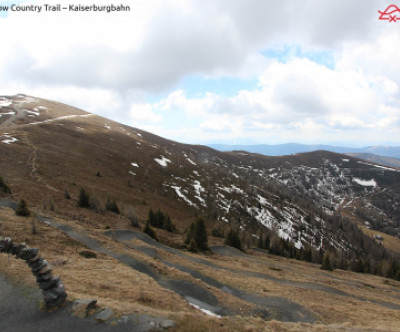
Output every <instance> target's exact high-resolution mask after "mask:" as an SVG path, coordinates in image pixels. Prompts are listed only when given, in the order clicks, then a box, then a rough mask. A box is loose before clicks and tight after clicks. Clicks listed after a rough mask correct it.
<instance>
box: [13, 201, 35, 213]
mask: <svg viewBox="0 0 400 332" xmlns="http://www.w3.org/2000/svg"><path fill="white" fill-rule="evenodd" d="M15 214H16V215H17V216H22V217H29V216H30V215H31V211H29V209H28V204H27V203H26V201H25V200H24V199H21V200H20V201H19V202H18V206H17V208H16V209H15Z"/></svg>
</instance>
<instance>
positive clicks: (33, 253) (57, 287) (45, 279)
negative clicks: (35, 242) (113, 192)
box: [0, 237, 67, 308]
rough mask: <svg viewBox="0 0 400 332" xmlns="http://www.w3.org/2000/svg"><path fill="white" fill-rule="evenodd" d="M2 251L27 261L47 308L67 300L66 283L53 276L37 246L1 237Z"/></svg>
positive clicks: (0, 245) (0, 246)
mask: <svg viewBox="0 0 400 332" xmlns="http://www.w3.org/2000/svg"><path fill="white" fill-rule="evenodd" d="M0 252H4V253H9V254H13V255H15V257H16V258H20V259H23V260H24V261H25V262H26V264H27V265H28V267H29V268H30V269H31V271H32V273H33V275H34V276H35V277H36V283H37V284H38V286H39V288H40V289H41V290H42V295H43V299H44V303H45V306H46V308H53V307H56V306H58V305H60V304H62V303H63V302H64V301H65V299H66V298H67V293H66V292H65V287H64V284H63V283H62V282H61V280H60V278H59V277H54V276H53V274H52V268H51V267H50V266H49V265H48V263H47V261H46V260H45V259H43V258H42V257H40V256H39V250H38V249H37V248H29V247H28V246H27V245H26V244H25V243H21V244H15V243H13V241H12V239H11V238H9V237H6V238H2V237H0Z"/></svg>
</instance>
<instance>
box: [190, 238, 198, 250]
mask: <svg viewBox="0 0 400 332" xmlns="http://www.w3.org/2000/svg"><path fill="white" fill-rule="evenodd" d="M189 251H191V252H198V251H199V249H198V248H197V244H196V241H195V239H194V238H192V239H191V240H190V243H189Z"/></svg>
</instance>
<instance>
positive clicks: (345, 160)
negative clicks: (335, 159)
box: [342, 158, 350, 163]
mask: <svg viewBox="0 0 400 332" xmlns="http://www.w3.org/2000/svg"><path fill="white" fill-rule="evenodd" d="M342 161H344V162H345V163H348V162H350V159H343V158H342Z"/></svg>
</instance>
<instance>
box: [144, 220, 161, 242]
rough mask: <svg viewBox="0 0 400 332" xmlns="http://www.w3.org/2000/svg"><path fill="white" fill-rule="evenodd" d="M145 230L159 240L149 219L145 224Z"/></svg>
mask: <svg viewBox="0 0 400 332" xmlns="http://www.w3.org/2000/svg"><path fill="white" fill-rule="evenodd" d="M143 232H144V233H146V234H147V235H148V236H150V237H151V238H153V239H154V240H156V241H158V239H157V235H156V232H155V231H154V229H153V228H151V226H150V224H149V222H148V221H147V222H146V225H145V226H144V229H143Z"/></svg>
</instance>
